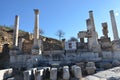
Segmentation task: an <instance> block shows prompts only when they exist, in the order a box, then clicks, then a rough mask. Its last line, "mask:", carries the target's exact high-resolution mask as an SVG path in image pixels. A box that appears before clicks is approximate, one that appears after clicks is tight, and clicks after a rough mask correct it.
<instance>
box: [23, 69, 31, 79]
mask: <svg viewBox="0 0 120 80" xmlns="http://www.w3.org/2000/svg"><path fill="white" fill-rule="evenodd" d="M23 75H24V80H31V76H32V72H31V70H27V71H24V72H23Z"/></svg>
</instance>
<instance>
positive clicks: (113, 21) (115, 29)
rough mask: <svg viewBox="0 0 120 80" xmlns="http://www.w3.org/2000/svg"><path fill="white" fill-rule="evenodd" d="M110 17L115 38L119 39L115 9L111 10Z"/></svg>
mask: <svg viewBox="0 0 120 80" xmlns="http://www.w3.org/2000/svg"><path fill="white" fill-rule="evenodd" d="M110 18H111V24H112V30H113V36H114V40H118V39H119V36H118V30H117V25H116V21H115V16H114V11H113V10H110Z"/></svg>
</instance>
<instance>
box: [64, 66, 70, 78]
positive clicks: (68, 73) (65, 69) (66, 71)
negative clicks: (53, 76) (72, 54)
mask: <svg viewBox="0 0 120 80" xmlns="http://www.w3.org/2000/svg"><path fill="white" fill-rule="evenodd" d="M69 78H70V72H69V67H68V66H64V67H63V79H64V80H69Z"/></svg>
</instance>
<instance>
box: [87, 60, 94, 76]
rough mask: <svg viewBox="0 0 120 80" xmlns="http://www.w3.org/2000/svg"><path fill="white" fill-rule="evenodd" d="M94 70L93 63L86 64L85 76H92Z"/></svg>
mask: <svg viewBox="0 0 120 80" xmlns="http://www.w3.org/2000/svg"><path fill="white" fill-rule="evenodd" d="M95 70H96V67H95V63H94V62H88V63H87V64H86V71H87V74H94V73H95Z"/></svg>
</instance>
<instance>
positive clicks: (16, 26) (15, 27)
mask: <svg viewBox="0 0 120 80" xmlns="http://www.w3.org/2000/svg"><path fill="white" fill-rule="evenodd" d="M18 30H19V16H17V15H16V16H15V25H14V33H13V46H18V34H19V31H18Z"/></svg>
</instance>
